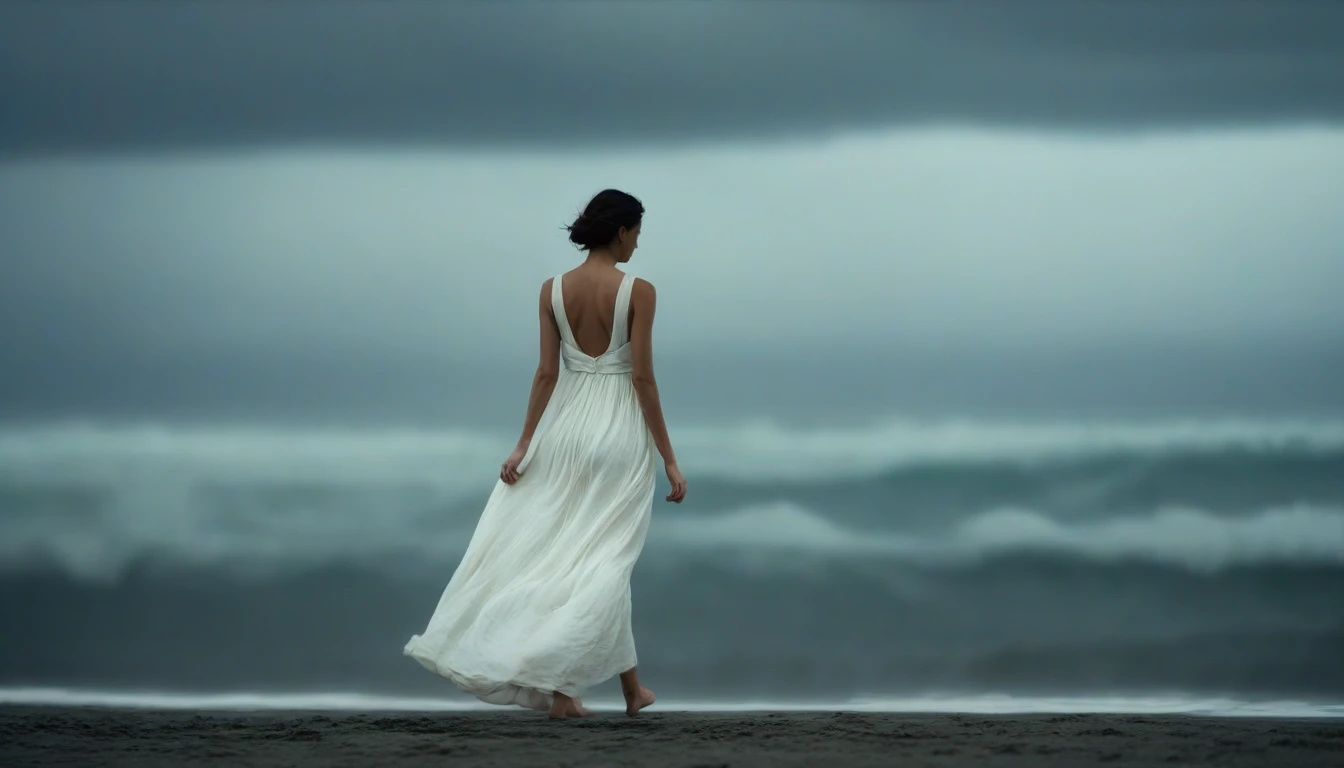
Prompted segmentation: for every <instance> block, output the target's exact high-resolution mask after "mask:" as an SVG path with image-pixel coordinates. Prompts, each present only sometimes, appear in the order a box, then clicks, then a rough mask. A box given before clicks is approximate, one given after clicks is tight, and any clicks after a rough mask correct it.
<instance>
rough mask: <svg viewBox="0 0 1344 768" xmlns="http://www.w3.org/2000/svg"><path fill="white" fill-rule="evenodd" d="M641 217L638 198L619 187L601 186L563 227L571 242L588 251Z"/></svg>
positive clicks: (604, 242) (642, 211)
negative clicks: (572, 221) (567, 232)
mask: <svg viewBox="0 0 1344 768" xmlns="http://www.w3.org/2000/svg"><path fill="white" fill-rule="evenodd" d="M643 219H644V204H643V203H641V202H639V200H638V199H637V198H635V197H634V196H633V195H627V194H626V193H624V192H622V191H620V190H619V189H604V190H602V191H601V192H598V193H597V194H596V195H594V196H593V199H592V200H590V201H589V202H588V205H587V207H585V208H584V209H583V213H581V214H579V217H578V218H577V219H575V220H574V223H573V224H570V225H569V226H568V227H566V229H568V230H569V241H570V242H571V243H573V244H575V245H577V246H579V247H580V248H582V249H583V250H585V251H591V250H593V249H594V248H601V247H602V246H604V245H608V244H609V243H611V241H612V240H615V239H616V233H617V232H619V231H620V229H621V227H626V228H633V227H634V226H636V225H637V224H639V222H640V221H642V220H643Z"/></svg>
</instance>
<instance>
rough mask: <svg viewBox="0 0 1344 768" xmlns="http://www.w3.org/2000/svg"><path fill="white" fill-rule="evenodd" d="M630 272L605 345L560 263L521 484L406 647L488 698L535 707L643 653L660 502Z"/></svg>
mask: <svg viewBox="0 0 1344 768" xmlns="http://www.w3.org/2000/svg"><path fill="white" fill-rule="evenodd" d="M633 281H634V279H633V277H632V276H630V275H628V274H627V275H626V276H625V277H624V278H623V279H622V280H621V285H620V289H619V290H618V291H617V294H616V314H615V317H614V319H613V322H612V333H611V343H610V344H609V345H608V347H607V351H606V352H604V353H603V354H601V355H599V356H598V357H592V356H590V355H587V354H585V353H584V352H583V351H582V350H580V349H579V346H578V344H577V343H576V342H575V341H574V332H573V329H571V328H570V326H569V320H568V318H567V317H566V316H565V303H564V293H563V288H562V282H563V281H562V279H561V277H560V276H556V278H555V279H554V280H553V281H552V285H551V306H552V308H553V310H554V313H555V320H556V324H557V325H558V326H559V328H560V335H561V345H560V356H561V359H562V360H563V361H564V366H563V370H562V371H561V373H560V378H559V380H558V381H557V382H556V387H555V390H554V392H553V393H552V395H551V400H550V402H549V403H548V404H547V407H546V411H545V414H544V415H543V417H542V419H541V422H540V423H539V424H538V426H537V429H536V432H535V434H534V435H533V438H532V443H531V445H530V447H529V448H528V451H527V454H526V456H525V457H524V458H523V461H522V464H521V465H520V469H521V470H522V474H521V476H520V477H519V479H518V481H517V482H516V483H514V484H513V485H508V484H506V483H504V482H503V481H499V482H497V483H496V485H495V489H494V491H493V492H492V493H491V494H490V499H489V501H487V502H486V504H485V510H484V511H483V512H482V513H481V519H480V522H479V523H477V526H476V531H475V533H474V534H473V535H472V538H471V543H470V544H469V545H468V546H467V551H466V554H464V555H463V557H462V561H461V563H460V564H459V565H458V567H457V571H456V572H455V573H454V574H453V577H452V580H451V581H449V582H448V587H447V588H446V589H445V590H444V591H443V596H442V597H441V598H440V599H439V603H438V607H437V608H436V609H435V610H434V614H433V615H432V616H431V617H430V619H429V624H428V626H427V627H426V628H425V630H424V632H423V633H421V634H419V635H416V636H414V637H412V638H411V640H410V642H408V643H407V644H406V648H405V651H404V652H405V654H406V655H407V656H410V657H411V658H413V659H415V660H416V661H418V662H420V663H421V664H423V665H424V666H425V667H426V668H428V669H430V670H431V671H433V672H435V673H437V674H439V675H441V676H443V677H445V678H447V679H448V680H450V681H452V682H453V683H455V684H456V685H457V686H458V687H459V688H461V689H462V690H464V691H466V692H468V693H471V694H474V695H475V696H476V697H477V698H479V699H481V700H482V701H485V702H488V703H490V704H503V705H510V704H516V705H520V706H524V707H529V708H533V709H546V708H548V707H549V706H550V705H551V700H552V695H551V694H552V692H553V691H559V692H561V693H564V694H566V695H569V696H578V695H580V692H581V691H582V690H583V689H585V688H587V687H590V686H593V685H596V684H598V683H600V682H603V681H605V680H607V679H609V678H611V677H613V676H614V675H617V674H619V673H621V672H624V671H626V670H628V669H630V668H632V667H634V666H635V664H636V657H635V640H634V635H633V633H632V631H631V626H630V574H631V571H632V570H633V569H634V566H635V561H636V560H637V559H638V558H639V554H640V551H641V550H642V549H643V547H644V538H645V535H646V533H647V532H648V527H649V518H650V515H651V514H652V505H653V490H654V469H655V464H654V445H653V438H652V436H651V434H650V433H649V428H648V424H647V422H646V421H645V420H644V414H643V412H642V411H641V410H640V407H639V403H638V401H637V400H636V398H635V392H634V385H633V383H632V381H631V368H632V366H631V357H630V344H629V327H628V315H629V307H630V289H631V286H632V285H633Z"/></svg>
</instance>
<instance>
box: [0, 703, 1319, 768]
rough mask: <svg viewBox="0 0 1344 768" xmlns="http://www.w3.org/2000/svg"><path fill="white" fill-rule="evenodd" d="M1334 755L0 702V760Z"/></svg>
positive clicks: (700, 716)
mask: <svg viewBox="0 0 1344 768" xmlns="http://www.w3.org/2000/svg"><path fill="white" fill-rule="evenodd" d="M1097 764H1104V765H1109V766H1139V765H1145V766H1146V765H1185V766H1218V767H1219V768H1231V767H1233V766H1275V768H1289V767H1291V766H1339V765H1344V721H1340V720H1292V719H1253V718H1215V717H1187V716H1171V715H1152V716H1135V715H1076V714H1069V715H1049V714H1041V715H999V716H986V715H944V714H938V715H910V714H869V713H863V714H858V713H845V712H838V713H837V712H788V713H770V712H760V713H741V712H734V713H722V714H720V713H703V712H701V713H685V712H661V713H659V712H649V713H647V714H646V715H644V716H641V717H639V718H637V719H627V718H626V717H624V716H623V715H620V714H617V713H608V712H603V713H600V714H599V715H598V716H597V717H594V718H591V719H588V720H582V721H565V722H551V721H548V720H546V719H545V718H544V717H539V716H538V715H536V714H535V713H530V712H521V711H519V712H500V713H494V712H489V713H486V712H471V713H406V712H397V713H376V712H368V713H343V712H342V713H335V712H324V713H317V712H295V711H289V712H285V711H268V712H237V711H234V712H199V711H184V710H147V709H100V708H66V707H3V708H0V765H4V766H10V767H11V768H16V767H17V766H39V765H40V766H55V765H67V766H75V765H81V766H82V765H89V766H96V765H135V766H194V765H209V766H363V765H397V766H406V767H410V766H486V765H508V766H512V765H517V766H522V765H527V766H551V765H556V766H562V765H563V766H601V765H609V766H635V765H648V766H678V767H680V768H690V767H691V766H738V767H746V766H794V765H819V766H878V765H882V766H885V765H902V766H971V765H995V766H1047V767H1049V766H1073V765H1097Z"/></svg>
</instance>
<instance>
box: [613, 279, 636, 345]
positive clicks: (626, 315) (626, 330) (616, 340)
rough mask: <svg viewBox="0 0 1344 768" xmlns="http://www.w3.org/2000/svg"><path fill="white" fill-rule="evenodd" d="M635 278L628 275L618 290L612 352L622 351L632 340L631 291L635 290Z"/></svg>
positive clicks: (622, 280)
mask: <svg viewBox="0 0 1344 768" xmlns="http://www.w3.org/2000/svg"><path fill="white" fill-rule="evenodd" d="M634 285H635V276H634V275H631V274H629V273H627V274H626V275H625V277H623V278H621V287H620V288H618V289H616V314H615V315H613V316H612V318H611V344H610V345H609V346H608V347H607V351H608V352H610V351H611V350H613V349H620V348H621V347H622V346H624V345H625V343H626V342H627V341H629V340H630V291H631V290H632V289H633V288H634Z"/></svg>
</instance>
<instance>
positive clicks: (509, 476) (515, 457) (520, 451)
mask: <svg viewBox="0 0 1344 768" xmlns="http://www.w3.org/2000/svg"><path fill="white" fill-rule="evenodd" d="M526 455H527V443H519V444H518V447H517V448H514V449H513V453H510V454H509V458H507V459H505V460H504V464H503V465H502V466H501V467H500V468H499V479H500V480H503V481H504V482H505V483H506V484H508V485H513V484H514V483H516V482H518V478H519V477H520V476H521V475H522V473H521V472H519V471H518V465H519V464H522V463H523V457H524V456H526Z"/></svg>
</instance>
